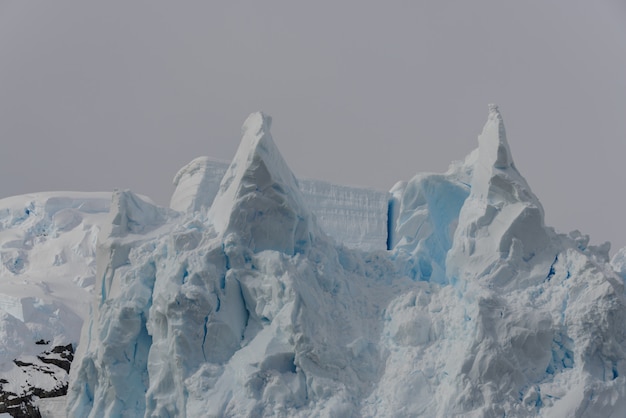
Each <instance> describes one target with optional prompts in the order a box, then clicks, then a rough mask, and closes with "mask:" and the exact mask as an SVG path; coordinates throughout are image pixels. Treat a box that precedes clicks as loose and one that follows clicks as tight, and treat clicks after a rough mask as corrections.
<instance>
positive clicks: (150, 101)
mask: <svg viewBox="0 0 626 418" xmlns="http://www.w3.org/2000/svg"><path fill="white" fill-rule="evenodd" d="M625 74H626V3H624V1H623V0H598V1H593V2H591V1H588V0H569V1H564V0H559V1H556V0H541V1H539V0H534V1H532V0H531V1H502V0H493V1H486V0H475V1H411V2H410V1H385V2H383V1H356V0H355V1H341V2H335V1H333V2H329V1H316V2H306V3H305V2H295V1H282V2H276V1H271V0H269V1H262V2H258V1H257V2H236V1H234V2H207V1H185V2H179V1H176V2H174V1H161V0H150V1H148V0H145V1H128V0H124V1H119V0H117V1H106V2H85V1H78V0H76V1H66V0H55V1H28V2H24V1H17V0H15V1H7V0H0V141H1V142H0V144H1V145H2V147H1V149H0V197H6V196H11V195H15V194H23V193H28V192H36V191H44V190H112V189H113V188H114V187H118V188H130V189H132V190H134V191H136V192H139V193H143V194H146V195H148V196H151V197H152V198H153V199H154V200H155V201H157V202H158V203H160V204H167V202H168V201H169V196H170V195H171V193H172V190H173V188H172V185H171V180H172V177H173V176H174V174H175V173H176V171H177V170H178V169H179V168H180V167H181V166H183V165H184V164H185V163H187V162H188V161H189V160H191V159H192V158H194V157H196V156H200V155H209V156H213V157H216V158H221V159H230V158H231V157H232V156H233V154H234V152H235V149H236V147H237V144H238V141H239V133H240V126H241V123H242V122H243V120H244V119H245V118H246V117H247V115H248V114H249V113H250V112H252V111H255V110H264V111H265V112H267V113H269V114H271V115H272V116H273V117H274V123H273V129H272V132H273V134H274V138H275V140H276V143H277V145H278V146H279V147H280V149H281V151H282V153H283V155H284V157H285V159H286V160H287V162H288V163H289V164H290V166H291V167H292V169H293V170H294V172H295V173H296V175H298V176H301V177H312V178H320V179H325V180H330V181H333V182H338V183H344V184H352V185H360V186H369V187H373V188H377V189H381V190H387V189H389V188H390V187H391V186H392V185H393V184H394V183H395V182H396V181H398V180H406V179H409V178H410V177H412V176H413V175H414V174H416V173H418V172H423V171H435V172H443V171H445V170H446V169H447V166H448V164H449V163H450V162H451V161H452V160H459V159H462V158H463V157H464V156H465V155H466V154H467V153H468V152H469V151H471V150H472V149H473V148H475V147H476V146H477V141H476V136H477V135H478V133H479V132H480V130H481V128H482V125H483V124H484V122H485V120H486V117H487V104H488V103H490V102H495V103H498V104H499V105H500V110H501V112H502V114H503V116H504V120H505V123H506V127H507V133H508V138H509V142H510V144H511V148H512V152H513V156H514V159H515V161H516V164H517V167H518V168H519V170H520V171H521V172H522V174H523V175H524V176H525V177H526V179H527V180H528V182H529V184H530V185H531V187H532V188H533V191H534V192H535V193H536V194H537V195H538V196H539V198H540V200H541V201H542V203H543V205H544V208H545V209H546V215H547V223H548V224H550V225H553V226H555V227H556V228H557V229H558V230H560V231H562V232H567V231H570V230H572V229H576V228H578V229H580V230H581V231H583V232H584V233H588V234H590V235H591V239H592V242H595V243H600V242H602V241H605V240H610V241H612V242H613V244H614V245H613V247H614V250H615V249H616V248H617V247H621V246H625V245H626V222H624V203H625V201H626V197H625V195H626V193H625V188H624V180H625V179H626V176H625V172H624V164H623V158H624V156H625V155H626V76H625Z"/></svg>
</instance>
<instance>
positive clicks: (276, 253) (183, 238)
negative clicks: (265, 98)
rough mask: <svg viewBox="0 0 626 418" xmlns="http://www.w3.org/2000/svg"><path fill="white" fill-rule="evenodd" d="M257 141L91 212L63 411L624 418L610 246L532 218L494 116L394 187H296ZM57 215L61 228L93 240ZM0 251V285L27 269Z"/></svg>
mask: <svg viewBox="0 0 626 418" xmlns="http://www.w3.org/2000/svg"><path fill="white" fill-rule="evenodd" d="M270 128H271V118H269V117H268V116H266V115H264V114H262V113H255V114H253V115H251V116H250V117H249V118H248V119H247V120H246V122H245V123H244V126H243V129H242V140H241V145H240V147H239V149H238V150H237V153H236V155H235V157H234V159H233V160H232V162H231V163H230V164H228V165H227V164H225V163H221V162H216V161H213V160H210V159H208V158H204V157H202V158H199V159H196V160H194V161H192V162H191V163H190V164H188V165H187V166H186V167H184V168H183V169H181V171H180V172H179V173H178V174H177V175H176V177H175V185H176V190H175V192H174V194H173V196H172V199H171V202H170V207H169V208H162V207H159V206H157V205H155V204H154V203H152V202H150V201H149V200H148V199H147V198H144V197H142V196H138V195H136V194H134V193H132V192H130V191H116V192H115V193H114V194H113V198H112V201H111V204H110V210H109V212H108V214H107V215H103V214H102V213H101V212H98V213H99V215H98V216H100V218H99V223H98V225H99V226H98V228H99V233H98V238H97V242H96V241H95V240H94V235H89V237H90V240H91V241H90V242H91V244H90V245H91V246H90V247H89V248H90V250H89V251H90V252H89V254H87V255H85V259H86V260H91V261H90V264H89V265H90V266H91V268H92V272H91V274H92V275H94V276H95V279H84V280H83V281H84V283H88V287H87V288H86V289H87V290H89V289H91V291H92V294H93V302H92V304H91V308H90V309H89V312H90V313H89V315H88V316H87V315H86V314H84V313H83V314H80V312H78V314H80V315H82V317H83V318H85V321H84V325H83V328H82V334H81V337H80V343H79V344H78V347H77V351H76V353H75V360H74V362H73V363H72V369H71V371H70V382H69V389H68V396H67V408H68V409H67V413H68V415H69V416H71V417H119V416H122V417H123V416H127V417H135V416H146V417H153V416H154V417H157V416H158V417H161V416H177V417H197V416H203V417H204V416H208V417H222V416H226V417H229V416H230V417H235V416H236V417H240V416H248V417H256V416H271V417H287V416H289V417H292V416H296V417H310V416H319V417H351V416H353V417H358V416H364V417H416V416H424V417H433V416H435V417H449V416H463V417H491V416H493V417H495V416H498V417H500V416H508V417H535V416H543V417H597V416H602V417H611V416H612V417H618V416H623V414H624V412H623V411H625V410H626V377H625V376H626V363H625V359H626V351H625V341H624V339H625V338H626V335H625V330H626V306H625V303H624V302H625V299H624V278H625V277H626V273H625V272H626V267H625V266H626V261H624V260H626V255H625V254H626V250H620V251H618V252H617V254H616V255H615V257H614V258H613V260H612V261H609V256H608V247H607V246H606V245H603V246H590V245H589V238H588V237H587V236H585V235H583V234H581V233H580V232H578V231H574V232H572V233H570V234H569V235H563V234H559V233H557V232H556V231H554V230H553V229H552V228H550V227H547V226H546V225H545V224H544V213H543V208H542V207H541V204H540V203H539V201H538V199H537V197H536V196H535V195H534V194H533V193H532V191H531V189H530V187H529V186H528V184H527V183H526V181H525V180H524V178H523V177H522V176H521V174H520V173H519V172H518V170H517V168H516V166H515V164H514V162H513V158H512V154H511V150H510V147H509V144H508V141H507V138H506V132H505V129H504V124H503V121H502V117H501V115H500V113H499V111H498V109H497V107H496V106H490V108H489V115H488V120H487V123H486V124H485V127H484V128H483V131H482V133H481V134H480V136H479V139H478V142H479V144H478V148H477V149H476V150H475V151H474V152H472V153H471V154H470V155H468V156H467V158H466V159H465V160H464V161H462V162H456V163H453V164H452V165H451V167H450V169H449V170H448V172H446V173H443V174H418V175H417V176H415V177H414V178H413V179H411V180H409V181H406V182H400V183H398V184H396V185H395V186H394V187H393V188H392V190H391V191H390V192H389V193H381V192H374V191H369V190H363V189H356V188H349V187H345V186H338V185H332V184H328V183H323V182H318V181H314V180H297V179H296V177H295V176H294V175H293V174H292V172H291V170H290V169H289V167H288V165H287V163H286V162H285V160H284V159H283V157H282V156H281V155H280V152H279V151H278V149H277V147H276V144H275V143H274V140H273V138H272V135H271V132H270ZM0 203H1V201H0ZM68 204H69V203H68ZM70 206H71V205H70ZM74 206H76V205H74ZM1 207H2V206H1V205H0V215H1V216H0V220H2V219H5V221H3V222H5V224H10V225H18V224H19V223H20V222H24V221H20V220H16V219H17V215H19V216H20V217H23V215H22V214H20V211H19V208H18V209H12V212H10V213H11V214H12V215H10V216H9V215H7V214H6V213H5V214H4V215H2V214H3V212H2V209H1ZM73 210H74V212H73V213H75V215H76V216H75V217H73V218H72V217H71V216H70V215H67V216H65V215H63V216H64V217H63V219H66V218H67V219H70V218H71V219H73V221H72V222H69V221H68V222H69V224H71V225H75V226H74V227H72V228H70V229H68V228H69V227H64V228H66V229H63V228H61V229H59V231H65V230H68V231H69V230H76V225H80V224H81V223H80V222H83V225H85V226H83V230H85V228H87V229H88V228H89V227H88V226H87V225H88V224H89V223H88V222H86V221H85V220H86V219H88V217H87V216H86V215H82V214H81V213H82V212H80V210H79V208H74V209H73ZM77 211H78V212H77ZM7 213H9V212H7ZM2 216H4V217H2ZM46 216H47V217H48V218H53V217H54V216H55V215H54V214H52V213H51V212H50V214H49V215H46ZM89 216H91V215H89ZM102 216H106V219H103V218H102ZM71 219H70V220H71ZM7 220H8V221H7ZM47 222H48V224H50V225H52V224H53V222H51V221H47ZM69 224H68V225H69ZM59 225H65V223H63V222H61V218H60V221H59ZM11 228H13V227H11ZM11 228H8V229H7V228H5V229H6V230H7V231H14V232H11V234H14V235H15V234H16V232H15V228H13V229H11ZM0 233H1V231H0ZM54 234H56V232H55V233H54ZM54 234H53V235H54ZM84 236H87V235H84V234H83V235H77V236H76V237H74V238H72V239H74V240H81V242H83V241H84V240H85V238H81V237H84ZM52 239H54V238H51V237H46V238H42V239H41V240H40V241H41V242H44V241H45V242H48V241H50V240H52ZM6 242H7V243H9V242H11V243H13V244H11V245H12V246H11V245H3V248H4V249H3V251H4V252H3V254H5V253H6V254H7V255H4V256H3V257H4V258H3V263H4V264H3V265H4V266H5V267H4V268H5V269H6V271H4V273H3V275H4V276H6V277H16V278H18V277H21V276H20V275H21V274H23V272H26V271H31V270H32V269H31V267H30V264H29V263H30V262H31V261H27V260H26V259H27V258H28V257H27V256H28V255H29V254H31V253H29V252H28V251H26V250H24V248H26V247H25V245H26V244H24V242H25V240H24V239H23V240H22V241H19V242H18V241H16V240H7V241H6ZM38 242H39V241H38ZM64 242H65V241H64ZM67 242H70V241H67ZM18 244H19V245H18ZM29 245H30V244H29ZM28 248H31V247H28ZM32 248H38V247H37V246H32ZM41 248H43V247H41ZM64 248H66V249H65V250H64V251H63V254H65V255H64V256H63V257H65V258H63V257H61V258H60V259H63V260H67V262H68V263H69V262H71V260H73V259H72V257H73V255H72V254H75V251H74V250H73V248H74V247H71V249H67V245H66V246H65V247H64ZM76 248H79V247H76ZM20 251H22V252H21V253H20ZM38 251H39V250H38ZM20 254H21V255H20ZM25 256H26V257H25ZM32 259H33V257H30V258H28V260H32ZM55 259H56V258H55ZM20 260H21V261H20ZM4 276H3V279H4ZM85 276H89V275H88V274H85ZM90 277H91V276H90ZM75 281H76V280H75ZM9 296H10V295H7V296H6V297H5V298H4V299H2V301H3V302H2V303H4V305H0V307H2V308H3V309H4V310H9V311H11V312H13V314H12V315H13V316H11V318H13V319H11V321H13V322H16V324H19V323H23V321H26V323H28V321H27V320H26V319H25V317H20V315H23V312H26V311H24V310H23V309H22V310H20V309H18V308H17V305H16V302H15V299H11V298H10V297H9ZM11 297H13V296H11ZM20 306H22V305H20ZM23 306H30V305H23ZM79 311H80V310H79ZM20 312H22V314H20ZM83 312H84V311H83ZM17 326H18V325H15V327H17ZM5 328H6V327H5ZM16 329H17V328H16ZM74 338H75V339H78V338H77V337H74ZM66 340H67V339H65V340H62V339H59V342H61V341H66Z"/></svg>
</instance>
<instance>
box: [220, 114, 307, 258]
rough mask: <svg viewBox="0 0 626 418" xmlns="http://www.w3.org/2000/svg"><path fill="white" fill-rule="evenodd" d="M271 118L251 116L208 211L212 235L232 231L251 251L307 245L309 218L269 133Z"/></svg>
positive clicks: (288, 249) (292, 249) (294, 249)
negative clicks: (214, 231)
mask: <svg viewBox="0 0 626 418" xmlns="http://www.w3.org/2000/svg"><path fill="white" fill-rule="evenodd" d="M271 123H272V119H271V117H269V116H267V115H265V114H263V113H261V112H257V113H253V114H252V115H250V116H249V117H248V118H247V119H246V121H245V122H244V124H243V127H242V135H243V137H242V139H241V144H240V145H239V148H238V149H237V153H236V154H235V158H234V159H233V162H232V163H231V164H230V166H229V167H228V170H227V171H226V174H225V175H224V178H223V179H222V182H221V184H220V188H219V192H218V194H217V196H216V197H215V200H214V202H213V205H212V206H211V209H210V211H209V218H210V219H211V222H212V223H213V225H214V227H215V229H216V232H218V233H219V234H222V235H226V234H227V233H235V234H237V235H238V236H239V237H240V238H242V239H243V241H245V242H249V243H250V244H249V245H250V246H251V249H252V250H255V251H262V250H267V249H272V250H279V251H283V252H285V253H288V254H293V253H294V252H298V251H300V250H301V249H302V248H303V247H304V246H306V245H307V243H308V242H309V241H310V238H311V236H310V233H309V232H310V231H309V229H310V228H311V227H312V226H311V225H312V224H311V222H310V221H311V214H310V212H309V211H308V209H307V208H306V206H305V204H304V200H303V198H302V196H301V192H300V189H299V187H298V182H297V180H296V178H295V176H294V175H293V173H292V172H291V170H290V169H289V167H288V166H287V163H286V162H285V160H284V159H283V157H282V156H281V154H280V152H279V151H278V148H277V147H276V144H274V140H273V139H272V135H271V133H270V126H271Z"/></svg>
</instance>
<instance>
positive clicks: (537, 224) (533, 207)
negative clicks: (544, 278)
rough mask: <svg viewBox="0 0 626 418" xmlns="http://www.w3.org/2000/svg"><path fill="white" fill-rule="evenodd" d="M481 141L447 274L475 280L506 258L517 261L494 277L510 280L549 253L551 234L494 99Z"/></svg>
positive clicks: (494, 279) (503, 281) (498, 280)
mask: <svg viewBox="0 0 626 418" xmlns="http://www.w3.org/2000/svg"><path fill="white" fill-rule="evenodd" d="M478 144H479V145H478V153H477V155H476V156H475V160H473V161H472V162H471V164H472V166H473V168H472V177H471V189H470V195H469V197H468V198H467V200H465V202H464V204H463V207H462V208H461V211H460V213H459V224H458V227H457V229H456V232H455V237H454V244H453V246H452V248H451V250H450V252H449V253H448V256H447V262H446V264H447V274H448V277H450V278H455V279H457V278H463V279H466V280H471V279H472V278H473V277H475V276H483V277H489V275H486V274H483V273H484V272H487V271H500V270H502V269H501V267H502V266H503V265H505V264H507V263H513V264H516V265H515V267H514V268H513V267H512V268H510V269H506V271H505V272H504V273H502V274H500V273H498V274H494V275H493V277H491V278H490V279H489V280H492V282H493V283H494V284H497V285H505V284H508V283H510V282H512V281H514V280H513V279H514V278H515V277H518V276H520V275H521V276H524V274H526V273H524V272H523V270H524V263H526V262H527V261H529V260H531V259H533V258H535V257H537V256H539V255H541V256H542V257H544V256H545V254H548V253H550V251H547V248H548V246H549V242H550V236H549V235H550V234H549V233H548V231H547V230H546V228H545V226H544V213H543V208H542V206H541V204H540V203H539V200H538V199H537V197H536V196H535V195H534V194H533V192H532V191H531V189H530V187H529V186H528V184H527V183H526V180H525V179H524V178H523V177H522V175H521V174H520V173H519V172H518V171H517V169H516V168H515V165H514V164H513V158H512V156H511V151H510V149H509V145H508V142H507V139H506V132H505V129H504V122H503V120H502V116H501V115H500V112H499V111H498V106H496V105H494V104H490V105H489V116H488V118H487V123H486V124H485V126H484V128H483V131H482V133H481V134H480V135H479V137H478ZM547 257H548V259H549V258H550V257H552V258H554V255H553V254H551V253H550V254H548V255H547ZM518 263H519V264H518ZM468 266H471V268H468Z"/></svg>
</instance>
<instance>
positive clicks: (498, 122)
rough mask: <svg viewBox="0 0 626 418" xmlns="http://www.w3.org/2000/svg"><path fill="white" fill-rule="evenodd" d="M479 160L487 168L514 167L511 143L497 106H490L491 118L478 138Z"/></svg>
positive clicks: (489, 117)
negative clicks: (507, 138) (508, 140)
mask: <svg viewBox="0 0 626 418" xmlns="http://www.w3.org/2000/svg"><path fill="white" fill-rule="evenodd" d="M478 144H479V154H480V156H479V159H480V160H481V162H483V163H484V164H485V165H487V166H492V167H495V168H499V169H507V168H509V167H511V166H513V157H511V150H510V149H509V143H508V142H507V140H506V131H505V129H504V121H503V120H502V115H500V111H499V110H498V106H497V105H495V104H490V105H489V116H488V118H487V123H485V126H484V127H483V131H482V133H481V134H480V135H479V137H478Z"/></svg>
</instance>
